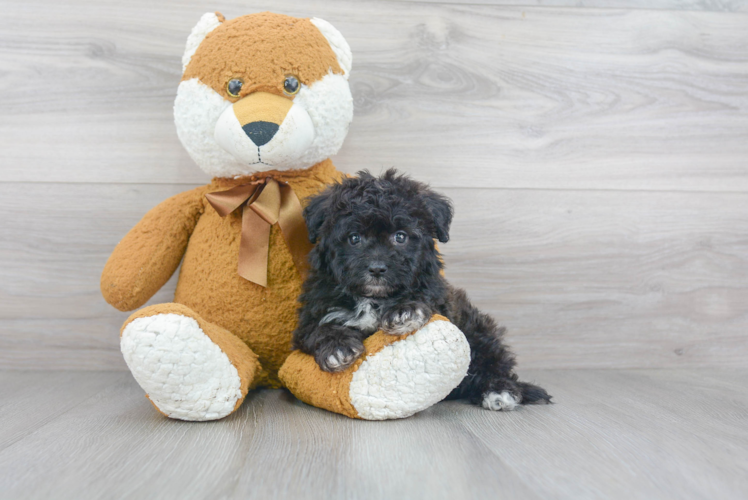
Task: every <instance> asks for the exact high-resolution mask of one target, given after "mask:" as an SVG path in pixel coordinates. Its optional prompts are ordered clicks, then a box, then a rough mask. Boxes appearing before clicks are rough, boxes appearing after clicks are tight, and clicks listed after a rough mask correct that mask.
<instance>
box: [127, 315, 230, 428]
mask: <svg viewBox="0 0 748 500" xmlns="http://www.w3.org/2000/svg"><path fill="white" fill-rule="evenodd" d="M120 346H121V348H122V354H123V355H124V357H125V361H126V362H127V366H128V367H129V368H130V371H131V372H132V374H133V376H134V377H135V380H137V382H138V384H140V387H142V388H143V389H144V390H145V392H146V393H147V394H148V398H149V399H150V400H151V401H152V402H153V404H155V405H156V407H157V408H158V409H159V410H161V412H163V413H164V414H165V415H166V416H168V417H171V418H177V419H180V420H216V419H219V418H223V417H225V416H226V415H228V414H229V413H231V412H232V411H234V408H235V407H236V403H237V401H239V399H240V398H241V397H242V394H241V388H240V386H241V379H240V378H239V372H238V371H237V370H236V367H234V365H232V364H231V361H229V358H228V356H226V354H225V353H224V352H223V351H221V349H220V348H219V347H218V346H217V345H216V344H214V343H213V341H212V340H210V338H209V337H208V336H207V335H205V333H203V331H202V329H201V328H200V326H198V324H197V321H195V320H194V319H192V318H189V317H187V316H182V315H180V314H157V315H155V316H149V317H146V318H138V319H136V320H133V321H132V322H131V323H130V324H128V325H127V326H126V327H125V331H124V332H123V333H122V339H121V342H120Z"/></svg>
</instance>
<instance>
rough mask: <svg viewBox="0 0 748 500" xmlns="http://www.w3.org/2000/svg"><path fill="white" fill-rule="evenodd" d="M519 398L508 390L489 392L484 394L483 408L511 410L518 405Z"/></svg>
mask: <svg viewBox="0 0 748 500" xmlns="http://www.w3.org/2000/svg"><path fill="white" fill-rule="evenodd" d="M518 404H519V399H517V398H516V397H514V396H512V395H511V394H510V393H509V392H507V391H502V392H488V393H486V394H485V395H484V396H483V408H485V409H487V410H493V411H510V410H513V409H515V408H516V407H517V405H518Z"/></svg>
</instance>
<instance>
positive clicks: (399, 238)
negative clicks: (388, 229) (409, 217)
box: [392, 231, 408, 244]
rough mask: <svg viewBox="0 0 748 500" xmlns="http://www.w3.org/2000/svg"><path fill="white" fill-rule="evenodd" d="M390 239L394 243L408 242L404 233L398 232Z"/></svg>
mask: <svg viewBox="0 0 748 500" xmlns="http://www.w3.org/2000/svg"><path fill="white" fill-rule="evenodd" d="M392 239H393V240H395V243H400V244H402V243H405V242H406V241H408V235H407V234H406V233H405V231H398V232H396V233H395V234H394V235H392Z"/></svg>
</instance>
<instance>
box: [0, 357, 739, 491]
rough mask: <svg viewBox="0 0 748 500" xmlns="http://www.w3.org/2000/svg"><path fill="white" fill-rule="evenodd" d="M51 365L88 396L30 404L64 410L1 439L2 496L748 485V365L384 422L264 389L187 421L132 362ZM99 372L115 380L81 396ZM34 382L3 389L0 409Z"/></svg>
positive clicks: (597, 378) (560, 386) (539, 376)
mask: <svg viewBox="0 0 748 500" xmlns="http://www.w3.org/2000/svg"><path fill="white" fill-rule="evenodd" d="M49 375H52V376H51V377H49V390H50V392H51V391H53V390H56V391H58V392H59V393H60V394H61V395H67V396H68V397H69V398H70V400H76V401H78V403H77V404H76V405H75V406H74V407H72V408H67V407H65V411H56V412H55V407H56V406H59V409H60V410H61V409H62V407H64V406H65V404H66V403H63V402H62V398H58V399H57V400H56V401H54V402H52V401H46V400H45V399H43V398H37V399H34V400H31V401H29V403H24V406H25V407H26V412H27V414H28V415H29V419H30V420H31V421H33V420H34V418H35V417H36V416H37V415H39V414H41V415H49V414H50V413H52V414H53V415H55V417H54V418H52V419H51V421H47V422H45V423H44V425H40V426H38V427H37V428H35V429H34V430H33V432H29V433H27V434H26V435H25V436H24V437H23V438H22V439H19V440H17V441H15V442H14V443H12V444H11V445H10V446H7V447H5V448H4V449H2V450H0V498H19V497H23V498H32V499H34V498H50V497H54V498H60V499H67V498H76V499H77V498H186V499H190V498H208V497H209V498H298V499H304V498H325V499H336V498H348V499H350V498H353V499H355V498H366V499H378V498H387V499H390V498H414V499H415V498H434V499H439V498H499V499H501V498H530V499H532V498H574V499H586V498H611V499H618V498H662V499H670V498H673V499H691V498H720V499H739V498H745V496H746V495H747V494H748V451H746V450H748V430H747V429H748V427H747V426H746V423H748V391H746V389H745V387H746V385H745V382H746V381H748V372H747V371H746V370H744V369H743V370H733V371H728V370H716V369H710V370H640V371H621V370H607V371H601V370H568V371H548V370H541V371H531V372H529V373H528V372H525V373H524V375H526V376H527V377H528V378H530V379H534V380H536V381H537V382H539V383H541V384H543V385H545V386H546V387H547V388H548V389H549V390H550V391H551V392H552V393H553V394H554V396H555V398H556V401H557V402H556V404H554V405H551V406H538V407H523V408H521V409H520V410H519V411H516V412H512V413H498V412H489V411H486V410H483V409H481V408H478V407H474V406H469V405H467V404H465V403H463V402H459V401H456V402H447V403H440V404H438V405H436V406H434V407H432V408H430V409H429V410H427V411H425V412H422V413H420V414H418V415H416V416H414V417H412V418H409V419H406V420H400V421H388V422H362V421H354V420H350V419H347V418H345V417H342V416H339V415H335V414H332V413H328V412H325V411H323V410H319V409H316V408H312V407H309V406H306V405H304V404H303V403H300V402H298V401H297V400H295V399H294V398H292V397H291V396H290V395H289V394H288V393H286V392H284V391H260V392H255V393H252V394H251V395H250V397H249V398H248V400H247V401H246V402H245V403H244V405H243V406H242V408H240V409H239V411H238V412H237V413H235V414H233V415H231V416H229V417H228V418H226V419H224V420H221V421H218V422H212V423H186V422H179V421H173V420H168V419H166V418H164V417H162V416H161V415H159V414H158V413H157V412H156V411H155V410H153V408H152V407H151V405H150V403H148V401H147V400H146V399H145V398H144V397H143V393H142V391H141V390H140V389H139V388H138V387H137V385H136V384H135V382H134V381H133V380H132V379H131V377H130V376H129V375H128V374H106V373H97V372H89V373H80V372H79V373H64V374H59V375H57V374H51V373H49V372H47V373H43V374H39V373H34V372H19V373H14V374H11V376H12V377H14V380H17V381H19V382H20V383H21V384H23V377H26V379H27V381H28V387H29V388H32V387H33V386H34V384H36V383H37V382H36V381H37V380H39V377H41V376H49ZM7 376H8V375H7V374H2V377H3V380H7V378H5V377H7ZM60 376H62V378H60ZM102 376H103V377H110V380H109V382H110V384H109V385H108V386H107V389H106V390H105V391H100V392H98V393H97V394H95V395H94V396H93V397H82V396H84V394H87V392H86V390H85V389H81V387H84V386H86V385H87V384H88V385H90V384H91V381H92V380H95V379H96V378H97V377H102ZM111 377H115V378H114V379H111ZM75 378H77V379H78V381H77V383H70V382H72V381H73V380H74V379H75ZM63 380H64V382H62V381H63ZM24 397H25V396H24V395H23V394H22V393H21V392H20V391H19V392H17V393H15V394H13V395H10V397H7V396H6V397H3V398H2V399H0V415H3V413H2V412H3V411H4V408H5V407H6V406H9V405H11V406H12V405H16V406H17V405H18V404H19V402H20V401H22V400H23V398H24ZM0 418H2V417H0ZM2 421H3V422H4V420H2Z"/></svg>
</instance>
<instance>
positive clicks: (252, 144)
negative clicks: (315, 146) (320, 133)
mask: <svg viewBox="0 0 748 500" xmlns="http://www.w3.org/2000/svg"><path fill="white" fill-rule="evenodd" d="M314 137H315V131H314V125H313V123H312V119H311V117H310V116H309V114H308V113H307V112H306V110H305V109H304V108H303V107H301V106H298V105H296V104H294V101H292V100H291V99H288V98H285V97H281V96H278V95H275V94H270V93H267V92H254V93H252V94H249V95H248V96H246V97H244V98H243V99H240V100H239V101H237V102H235V103H234V104H232V105H231V106H229V107H228V108H226V109H225V110H224V112H223V113H222V114H221V116H220V117H219V119H218V122H217V123H216V128H215V140H216V143H217V144H218V145H219V146H220V147H221V148H223V149H224V150H226V151H227V152H228V153H230V154H231V155H233V156H234V157H235V158H236V159H237V160H239V161H241V162H243V163H245V164H248V165H259V164H263V165H267V166H272V167H275V168H284V167H286V166H287V165H289V164H291V163H292V162H293V161H295V160H296V159H298V158H299V157H301V155H303V154H304V153H305V152H306V151H307V149H308V148H309V146H310V145H311V144H312V142H313V141H314Z"/></svg>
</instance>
